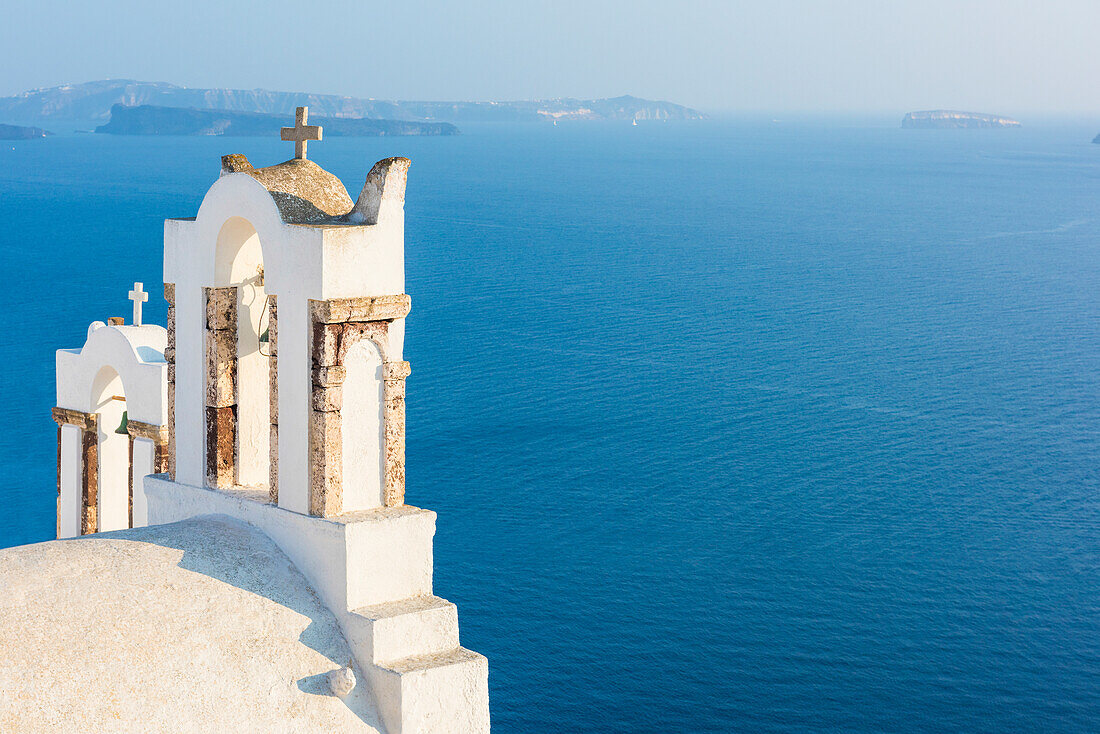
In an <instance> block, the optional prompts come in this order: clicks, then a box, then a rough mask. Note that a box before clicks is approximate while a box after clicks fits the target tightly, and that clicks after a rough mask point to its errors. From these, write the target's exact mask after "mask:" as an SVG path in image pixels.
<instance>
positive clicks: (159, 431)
mask: <svg viewBox="0 0 1100 734" xmlns="http://www.w3.org/2000/svg"><path fill="white" fill-rule="evenodd" d="M126 432H127V433H129V434H130V436H131V438H147V439H149V440H150V441H152V442H153V443H154V444H156V445H157V446H159V445H161V444H166V443H168V426H157V425H153V424H152V423H143V422H141V421H135V420H132V419H131V420H128V421H126Z"/></svg>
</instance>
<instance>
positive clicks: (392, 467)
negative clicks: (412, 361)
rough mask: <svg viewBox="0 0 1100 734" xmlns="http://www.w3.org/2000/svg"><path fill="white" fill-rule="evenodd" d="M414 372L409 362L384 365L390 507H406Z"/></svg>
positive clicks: (386, 449) (387, 491)
mask: <svg viewBox="0 0 1100 734" xmlns="http://www.w3.org/2000/svg"><path fill="white" fill-rule="evenodd" d="M411 371H412V370H411V369H410V368H409V363H408V362H386V363H385V364H383V365H382V380H383V383H382V384H383V392H382V397H383V400H384V401H385V405H384V406H383V409H382V419H383V438H384V441H385V443H384V446H385V455H386V473H385V478H386V498H385V502H386V507H400V506H401V505H403V504H405V378H406V377H408V376H409V373H410V372H411Z"/></svg>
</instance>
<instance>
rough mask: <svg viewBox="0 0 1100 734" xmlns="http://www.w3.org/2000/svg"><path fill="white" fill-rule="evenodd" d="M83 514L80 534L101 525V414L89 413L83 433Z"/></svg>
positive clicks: (93, 530)
mask: <svg viewBox="0 0 1100 734" xmlns="http://www.w3.org/2000/svg"><path fill="white" fill-rule="evenodd" d="M80 453H81V464H82V466H83V472H82V477H81V516H80V534H81V535H87V534H89V533H94V532H95V531H96V529H97V528H98V527H99V524H98V522H97V517H98V516H97V511H98V508H99V416H98V415H95V414H89V415H88V424H87V426H86V427H85V428H84V431H83V432H82V433H81V452H80Z"/></svg>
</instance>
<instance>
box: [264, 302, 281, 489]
mask: <svg viewBox="0 0 1100 734" xmlns="http://www.w3.org/2000/svg"><path fill="white" fill-rule="evenodd" d="M267 298H268V301H267V309H268V318H267V349H268V355H269V365H268V385H269V386H270V387H269V392H270V400H271V403H270V416H271V437H270V463H269V465H268V479H267V493H268V496H269V497H270V498H271V501H272V502H273V503H275V504H278V503H279V309H278V299H277V298H276V297H275V296H268V297H267Z"/></svg>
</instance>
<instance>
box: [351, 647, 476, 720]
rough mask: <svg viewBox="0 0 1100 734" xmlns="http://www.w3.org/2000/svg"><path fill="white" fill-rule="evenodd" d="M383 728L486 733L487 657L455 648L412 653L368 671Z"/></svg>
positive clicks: (462, 648)
mask: <svg viewBox="0 0 1100 734" xmlns="http://www.w3.org/2000/svg"><path fill="white" fill-rule="evenodd" d="M368 675H369V676H370V683H371V688H372V690H373V691H374V692H375V698H376V701H378V705H379V712H380V713H381V715H382V717H383V720H384V721H385V723H386V727H387V729H388V730H389V731H391V732H394V734H409V733H410V732H416V734H488V732H489V661H488V660H486V659H485V656H483V655H479V654H477V653H476V652H473V651H471V650H467V649H466V648H464V647H454V648H452V649H450V650H445V651H442V652H437V653H433V654H428V655H410V656H409V657H406V658H402V659H400V660H395V661H392V662H390V663H389V664H387V665H384V666H379V667H375V668H371V669H369V671H368Z"/></svg>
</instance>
